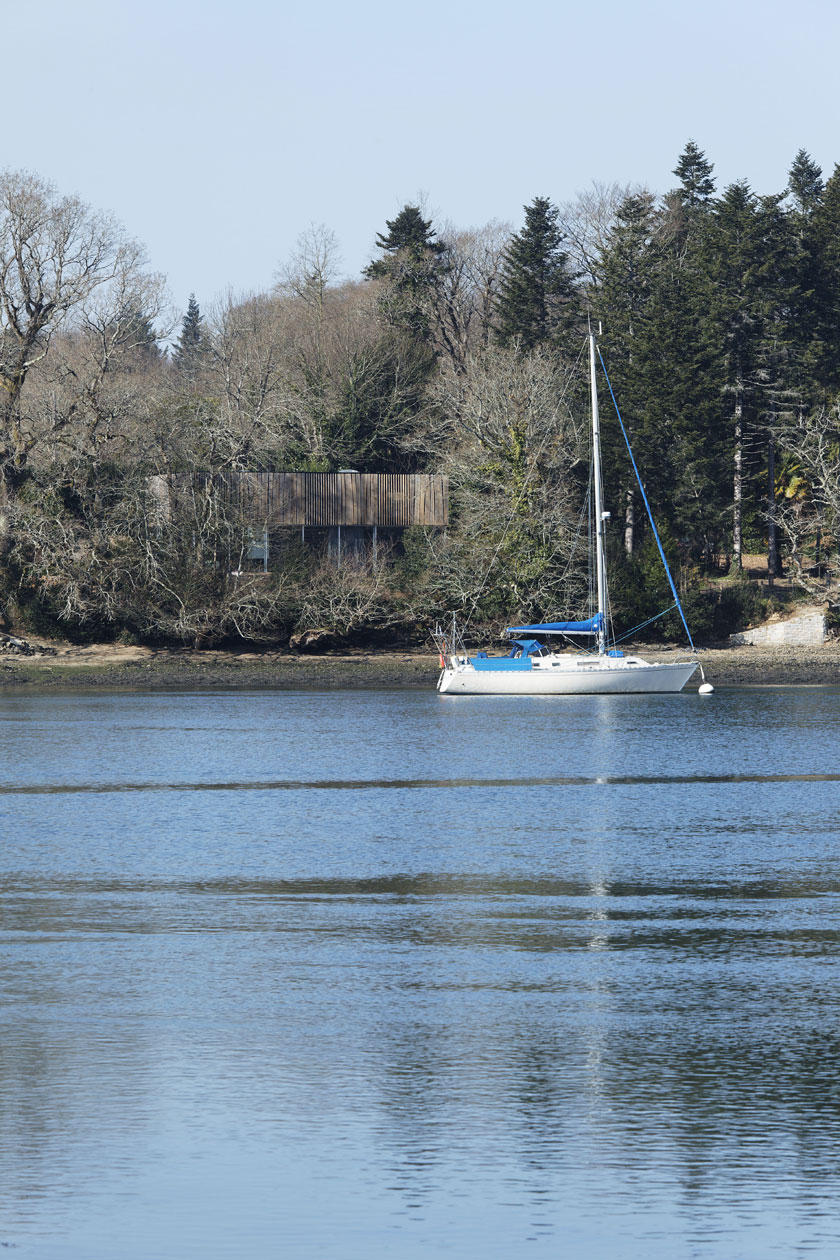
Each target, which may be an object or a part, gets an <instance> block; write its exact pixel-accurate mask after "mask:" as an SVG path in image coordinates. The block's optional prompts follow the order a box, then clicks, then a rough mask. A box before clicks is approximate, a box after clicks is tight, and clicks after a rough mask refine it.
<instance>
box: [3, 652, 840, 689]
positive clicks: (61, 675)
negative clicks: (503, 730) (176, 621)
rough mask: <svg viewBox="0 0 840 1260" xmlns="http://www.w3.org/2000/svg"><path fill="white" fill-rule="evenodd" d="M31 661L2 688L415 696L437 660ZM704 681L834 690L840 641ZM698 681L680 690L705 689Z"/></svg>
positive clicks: (752, 656) (82, 655) (404, 656)
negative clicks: (396, 692) (406, 692)
mask: <svg viewBox="0 0 840 1260" xmlns="http://www.w3.org/2000/svg"><path fill="white" fill-rule="evenodd" d="M43 646H44V647H45V648H46V649H47V651H46V652H45V653H43V654H36V655H31V656H23V655H15V654H10V653H8V652H4V653H3V654H1V655H0V689H2V690H4V691H6V690H8V689H16V688H19V687H30V688H31V687H33V686H34V687H38V688H43V687H48V688H68V687H72V688H78V687H92V688H104V689H115V688H125V689H131V690H135V689H139V690H144V691H145V690H162V689H172V688H184V689H189V690H195V689H200V690H203V689H207V688H211V689H228V688H231V689H237V690H250V689H254V688H275V689H278V690H284V691H290V690H301V689H312V690H331V689H335V688H341V689H344V688H351V689H388V690H390V689H401V688H402V689H405V688H408V689H411V688H420V689H427V688H433V687H434V686H435V683H436V682H437V678H438V657H437V654H436V653H432V652H428V651H414V652H412V651H398V652H384V651H383V652H367V653H330V654H325V655H322V656H296V655H292V654H290V653H288V652H286V653H284V652H260V653H258V652H222V651H192V650H189V649H186V648H185V649H161V650H154V649H151V648H141V647H122V646H120V645H116V644H97V645H92V646H88V647H77V646H73V645H68V644H59V643H52V644H48V645H47V644H45V645H43ZM634 651H637V652H638V653H639V655H640V656H645V657H647V658H648V659H650V660H676V659H681V658H685V657H686V655H687V653H686V652H685V651H683V650H680V649H671V648H663V647H662V646H661V645H658V646H650V647H643V646H642V645H638V646H637V647H636V648H634ZM700 662H701V664H702V666H703V669H704V672H705V675H706V678H707V680H708V681H709V682H711V683H713V684H714V685H715V686H721V687H731V686H738V687H744V686H753V687H754V686H791V685H795V686H824V685H826V684H834V685H840V643H838V642H830V643H826V644H824V645H823V646H822V647H813V648H792V647H765V646H763V647H744V646H738V647H730V646H718V647H711V648H704V649H702V650H701V651H700ZM701 681H702V680H701V678H700V674H699V673H698V674H696V675H695V677H694V678H692V680H691V681H690V682H689V684H688V686H687V688H686V690H692V689H695V690H696V688H697V687H698V686H699V684H700V682H701Z"/></svg>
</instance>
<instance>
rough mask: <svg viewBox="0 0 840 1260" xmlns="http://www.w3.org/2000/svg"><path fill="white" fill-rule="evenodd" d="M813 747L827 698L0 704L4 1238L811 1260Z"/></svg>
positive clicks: (818, 692) (820, 1202) (821, 1025)
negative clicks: (802, 1258) (798, 1258)
mask: <svg viewBox="0 0 840 1260" xmlns="http://www.w3.org/2000/svg"><path fill="white" fill-rule="evenodd" d="M839 736H840V688H798V689H794V688H787V689H786V688H772V689H771V688H765V689H759V688H754V689H749V688H744V689H734V688H733V689H729V690H727V689H723V690H719V691H718V692H717V693H716V694H715V695H714V696H712V697H708V698H701V697H698V696H697V694H696V693H690V694H686V695H680V696H658V697H657V696H650V697H638V696H636V697H632V696H628V697H622V696H615V697H590V698H587V697H580V698H553V699H552V698H525V699H523V698H503V697H478V698H448V697H439V696H438V695H436V694H435V693H434V692H428V693H427V692H421V691H402V692H398V691H382V692H347V691H335V692H317V691H310V692H292V693H290V692H272V691H259V692H223V693H212V694H210V693H201V692H193V693H184V692H180V693H155V694H152V693H146V694H144V693H142V692H134V693H132V692H125V693H95V692H90V691H85V692H84V693H81V692H72V691H66V692H54V691H53V692H49V693H48V692H44V693H38V692H37V691H35V690H33V691H32V692H30V693H24V692H22V691H21V692H18V693H16V694H14V695H12V694H6V695H5V696H4V697H3V698H0V1021H1V1022H0V1245H2V1246H3V1247H4V1248H9V1249H10V1254H13V1255H15V1256H16V1257H18V1258H19V1260H113V1257H116V1256H119V1257H120V1260H158V1258H160V1260H176V1258H177V1260H182V1258H184V1260H192V1258H195V1260H198V1257H201V1260H221V1258H222V1257H230V1256H234V1255H238V1256H244V1257H247V1260H268V1258H269V1257H271V1258H273V1257H290V1258H294V1260H298V1258H299V1257H302V1258H307V1260H308V1258H309V1257H313V1258H314V1257H318V1258H319V1260H379V1258H380V1257H382V1258H383V1260H384V1257H386V1256H387V1257H391V1256H398V1257H399V1258H400V1260H420V1258H421V1257H422V1258H423V1260H427V1258H428V1257H430V1256H437V1255H440V1256H445V1257H451V1258H453V1260H474V1258H475V1257H481V1258H482V1260H508V1258H509V1257H512V1256H515V1255H518V1254H520V1253H521V1254H524V1255H531V1256H534V1257H540V1256H546V1257H548V1256H551V1257H552V1258H554V1257H557V1256H559V1255H562V1256H563V1257H573V1258H577V1257H581V1258H583V1257H586V1258H587V1260H592V1258H594V1257H599V1256H606V1255H609V1256H611V1257H614V1258H617V1260H634V1258H635V1257H643V1258H644V1260H660V1258H661V1260H666V1258H667V1260H681V1258H682V1257H709V1258H712V1257H713V1258H714V1260H718V1258H719V1260H733V1257H739V1258H742V1257H744V1258H751V1257H755V1258H756V1260H759V1258H760V1260H767V1258H768V1257H772V1256H779V1257H790V1256H793V1255H796V1256H799V1255H803V1256H805V1255H807V1256H811V1257H832V1258H833V1257H835V1256H836V1255H837V1254H838V1251H840V1212H838V1208H840V1074H839V1073H838V1061H839V1059H840V1054H839V1052H840V949H838V945H840V914H839V913H838V912H839V911H840V757H838V748H840V738H838V737H839ZM12 1249H13V1250H12Z"/></svg>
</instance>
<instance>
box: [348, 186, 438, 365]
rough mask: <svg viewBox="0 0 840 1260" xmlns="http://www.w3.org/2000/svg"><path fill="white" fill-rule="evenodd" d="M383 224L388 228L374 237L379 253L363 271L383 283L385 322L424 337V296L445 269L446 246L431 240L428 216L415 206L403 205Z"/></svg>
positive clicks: (426, 328) (431, 232)
mask: <svg viewBox="0 0 840 1260" xmlns="http://www.w3.org/2000/svg"><path fill="white" fill-rule="evenodd" d="M385 226H386V227H387V229H388V231H387V232H386V233H381V232H380V233H378V234H377V237H376V244H377V246H378V248H379V249H381V250H382V254H383V256H382V257H381V258H375V259H374V260H373V261H372V262H370V263H369V264H368V265H367V267H365V269H364V272H363V274H364V275H365V276H367V277H368V279H371V280H382V281H385V282H386V284H387V288H386V290H385V293H384V295H383V299H382V310H383V312H384V314H385V317H386V319H387V320H388V322H389V323H390V324H391V325H392V326H393V327H395V328H401V329H403V330H404V331H406V332H407V333H409V335H410V336H413V337H419V338H421V339H422V340H428V338H429V320H428V314H427V304H428V297H429V292H430V290H431V289H433V288H434V287H435V286H436V285H437V284H438V283H439V280H440V277H441V275H442V273H443V271H444V269H445V266H446V262H445V253H446V247H445V245H444V244H443V242H442V241H438V240H436V239H435V237H436V233H435V231H434V229H433V228H432V221H431V219H424V218H423V216H422V214H421V213H420V209H419V207H418V206H413V205H406V206H403V208H402V210H401V211H400V212H399V214H398V215H397V217H396V218H395V219H388V220H386V224H385Z"/></svg>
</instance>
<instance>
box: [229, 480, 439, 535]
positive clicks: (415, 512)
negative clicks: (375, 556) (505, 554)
mask: <svg viewBox="0 0 840 1260" xmlns="http://www.w3.org/2000/svg"><path fill="white" fill-rule="evenodd" d="M223 487H224V491H226V492H227V493H228V494H230V496H231V498H232V499H234V500H235V501H237V502H238V503H239V505H240V506H241V507H242V508H243V509H244V510H245V511H246V512H247V515H248V516H249V517H250V518H251V519H252V520H254V521H260V522H262V523H263V524H264V525H265V526H266V527H267V528H270V529H275V528H278V527H281V526H304V527H306V526H314V527H318V526H322V527H323V526H325V527H334V526H338V525H340V526H367V527H373V526H376V527H378V528H380V529H405V528H407V527H408V526H411V525H426V526H432V527H434V526H437V527H441V526H445V525H447V524H448V523H449V479H448V478H447V477H442V476H436V475H432V474H426V473H359V472H337V473H298V472H237V473H228V474H227V475H226V476H225V477H224V478H223Z"/></svg>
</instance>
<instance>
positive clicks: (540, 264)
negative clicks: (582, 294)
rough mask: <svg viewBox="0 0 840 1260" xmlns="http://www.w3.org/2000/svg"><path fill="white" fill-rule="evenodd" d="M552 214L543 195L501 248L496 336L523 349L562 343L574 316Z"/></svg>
mask: <svg viewBox="0 0 840 1260" xmlns="http://www.w3.org/2000/svg"><path fill="white" fill-rule="evenodd" d="M557 217H558V211H557V207H556V206H553V205H552V204H551V202H550V201H549V200H548V198H547V197H535V198H534V200H533V202H532V203H531V205H529V206H525V226H524V227H523V229H522V231H521V232H518V233H517V234H516V235H515V236H513V237H512V238H511V240H510V243H509V245H508V247H507V249H506V250H505V255H504V262H503V267H502V276H501V281H500V284H499V292H498V297H497V299H496V335H497V337H498V339H499V341H500V342H501V344H502V345H505V346H509V345H511V344H512V343H513V342H517V343H518V344H519V345H520V346H521V348H522V349H523V350H532V349H534V347H536V346H541V345H551V344H553V345H563V343H564V342H566V340H567V338H568V336H569V333H570V332H571V330H572V328H573V327H574V326H575V324H576V323H577V322H578V321H579V318H580V301H579V294H578V291H577V289H576V288H575V283H574V277H573V275H572V273H571V269H570V267H569V255H568V253H567V252H566V251H565V250H564V249H563V233H562V232H561V231H560V228H559V227H558V225H557Z"/></svg>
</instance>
